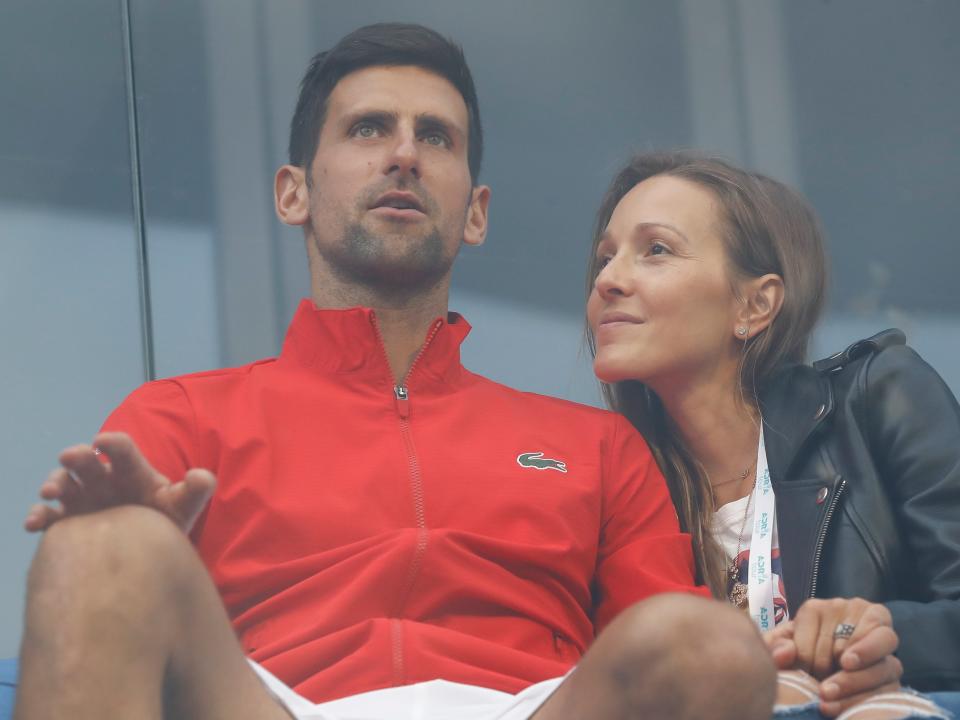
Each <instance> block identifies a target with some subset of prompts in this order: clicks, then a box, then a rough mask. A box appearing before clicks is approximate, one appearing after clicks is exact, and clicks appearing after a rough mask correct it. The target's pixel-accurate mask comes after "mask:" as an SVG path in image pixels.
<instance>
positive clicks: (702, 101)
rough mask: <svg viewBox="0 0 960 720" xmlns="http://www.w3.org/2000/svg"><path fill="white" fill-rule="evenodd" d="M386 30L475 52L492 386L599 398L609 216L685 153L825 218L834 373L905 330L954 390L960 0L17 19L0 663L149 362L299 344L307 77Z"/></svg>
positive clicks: (1, 264)
mask: <svg viewBox="0 0 960 720" xmlns="http://www.w3.org/2000/svg"><path fill="white" fill-rule="evenodd" d="M127 10H128V11H129V26H128V24H127V22H126V19H127V16H126V14H125V13H126V11H127ZM382 20H405V21H415V22H423V23H426V24H428V25H431V26H433V27H436V28H437V29H439V30H441V31H443V32H446V33H449V34H451V35H453V36H454V37H456V38H457V39H458V40H459V41H460V42H462V44H463V45H464V48H465V50H466V52H467V56H468V58H469V59H470V61H471V65H472V67H473V70H474V73H475V76H476V80H477V85H478V89H479V93H480V97H481V102H482V108H483V113H484V120H485V129H486V132H487V147H488V153H487V156H486V159H485V169H484V178H483V179H484V181H485V182H487V183H488V184H490V185H491V186H492V187H493V201H492V207H491V212H492V225H491V233H490V237H489V239H488V241H487V243H486V244H485V246H483V247H482V248H479V249H470V250H469V251H464V253H463V255H462V256H461V260H460V261H459V264H458V268H457V271H456V277H455V288H454V297H453V306H454V307H455V308H456V309H459V310H461V311H462V312H464V313H465V314H466V315H467V317H468V318H469V319H470V320H471V322H472V323H473V325H474V326H475V330H474V333H473V335H472V336H471V338H470V340H469V341H468V344H467V346H466V348H465V352H464V355H465V360H466V362H467V364H468V365H469V366H470V367H471V368H472V369H474V370H477V371H481V372H484V373H487V374H489V375H491V376H493V377H495V378H497V379H500V380H503V381H506V382H508V383H511V384H514V385H517V386H520V387H524V388H527V389H532V390H537V391H541V392H546V393H551V394H557V395H563V396H566V397H571V398H574V399H579V400H582V401H586V402H596V401H597V392H596V386H595V384H594V383H593V380H592V378H591V376H590V373H589V363H588V361H587V360H586V358H584V357H583V356H582V354H581V352H580V347H579V339H580V324H581V321H580V316H581V304H582V292H583V267H584V263H585V257H586V254H587V243H588V235H589V229H590V225H591V221H592V214H593V212H594V209H595V206H596V204H597V202H598V200H599V197H600V195H601V194H602V192H603V189H604V186H605V183H606V182H607V180H608V179H609V177H610V176H611V174H612V173H613V171H614V170H615V169H616V167H617V165H618V164H619V163H620V162H621V161H622V160H623V158H624V157H625V155H626V154H627V153H628V152H629V151H631V150H635V149H646V148H654V147H661V146H676V145H683V146H698V147H703V148H706V149H709V150H712V151H716V152H720V153H723V154H726V155H728V156H730V157H732V158H733V159H734V160H737V161H740V162H742V163H745V164H748V165H751V166H753V167H757V168H759V169H762V170H765V171H767V172H770V173H772V174H774V175H776V176H778V177H781V178H783V179H785V180H788V181H790V182H792V183H794V184H796V185H798V186H799V187H800V188H801V189H802V190H803V191H804V192H805V193H806V194H807V195H808V196H809V197H810V198H811V199H812V200H813V202H814V204H815V205H816V206H817V207H818V208H819V210H820V211H821V213H822V215H823V220H824V225H825V228H826V230H827V233H828V236H829V241H830V252H831V255H832V257H833V260H834V275H833V282H832V291H831V298H830V306H829V307H830V310H829V314H828V317H827V318H826V320H825V322H824V323H823V325H822V328H821V330H820V332H819V334H818V337H817V342H816V345H817V347H816V351H817V352H818V353H822V354H826V353H828V352H830V351H832V350H834V349H838V348H839V347H841V346H843V345H845V344H846V343H848V342H849V341H851V340H853V339H855V338H857V337H861V336H863V335H864V334H868V333H872V332H875V331H876V330H879V329H881V328H883V327H887V326H889V325H891V324H897V325H900V326H901V327H905V329H907V331H908V335H909V336H910V338H911V342H912V343H913V344H914V345H915V346H916V347H917V348H918V349H919V350H920V351H921V352H922V353H923V354H924V355H925V356H926V357H927V358H928V359H929V360H930V361H931V362H932V364H933V365H934V366H935V367H936V368H937V369H938V370H940V372H941V373H942V374H943V375H944V376H945V377H946V378H947V380H948V382H949V383H950V384H951V386H952V387H953V389H954V391H955V392H956V391H958V390H960V366H958V363H957V362H956V360H955V358H956V357H957V356H958V354H960V289H958V288H957V285H956V282H955V279H954V278H955V275H956V270H957V268H958V266H960V249H958V247H960V246H958V243H957V242H956V240H955V237H956V228H957V227H960V203H958V197H957V195H958V192H957V188H958V187H960V162H958V160H960V158H958V148H960V143H958V128H960V80H958V74H957V72H956V68H958V67H960V45H958V44H957V43H956V42H954V40H953V39H954V38H955V36H956V33H957V31H958V30H960V4H958V3H956V2H955V1H954V0H923V1H922V2H919V1H918V2H904V1H903V0H845V1H844V2H830V3H827V2H810V3H788V2H782V0H710V1H709V2H708V1H698V0H643V1H642V2H637V1H636V0H629V1H628V0H623V1H620V2H617V1H614V0H608V1H606V2H602V3H585V2H578V1H576V0H528V1H525V2H519V3H518V2H515V1H512V2H507V0H486V2H484V3H466V2H448V1H446V0H420V1H413V0H403V1H398V0H393V1H392V2H388V1H386V0H383V1H379V2H373V1H367V2H352V3H346V2H344V3H333V2H320V1H319V0H315V1H313V2H307V1H306V0H269V2H268V0H204V1H203V2H197V1H196V0H164V1H163V2H160V1H159V0H110V1H109V2H108V1H106V0H85V2H84V3H82V4H81V3H75V2H69V1H68V0H30V1H28V0H6V1H5V2H4V3H3V5H2V8H0V299H2V300H3V304H2V308H0V337H2V338H3V344H2V345H0V401H2V407H3V413H2V415H0V449H2V451H3V454H4V456H5V457H6V459H7V462H6V463H5V464H4V470H3V478H2V484H0V513H2V515H0V546H2V548H3V553H4V555H3V561H4V562H3V567H4V568H5V570H6V572H5V574H4V578H5V580H4V583H3V584H2V585H0V656H5V655H12V654H14V653H15V652H16V643H17V638H18V636H19V628H20V622H19V616H20V613H21V608H22V601H21V597H22V591H23V578H24V574H25V571H26V567H27V564H28V561H29V556H30V554H31V552H32V548H33V546H34V539H33V538H31V537H29V536H27V535H25V534H24V533H23V532H22V531H21V530H20V529H19V526H20V522H21V520H22V517H23V514H24V511H25V509H26V507H27V506H28V505H29V503H30V502H31V501H32V497H33V496H34V494H35V490H36V487H37V486H38V485H39V483H40V482H41V481H42V479H43V478H44V477H45V475H46V473H47V472H48V471H49V469H50V468H51V467H52V466H53V465H54V463H55V461H56V452H57V451H58V450H59V449H60V448H61V447H63V446H65V445H67V444H69V443H72V442H76V441H83V440H87V439H89V437H90V436H91V435H92V434H93V432H95V430H96V428H97V426H98V425H99V423H100V421H101V420H102V419H103V417H104V416H105V415H106V413H107V412H108V411H109V409H110V408H111V407H112V406H114V405H115V404H116V403H117V402H119V400H120V399H121V398H122V397H123V395H124V394H125V393H126V392H128V391H129V390H131V389H132V388H133V387H135V386H136V385H137V384H138V383H140V382H141V381H143V380H144V379H146V377H147V376H148V374H149V373H150V368H151V367H152V368H153V372H154V374H156V375H161V376H162V375H170V374H174V373H180V372H187V371H191V370H199V369H203V368H209V367H213V366H217V365H222V364H235V363H241V362H245V361H248V360H251V359H253V358H256V357H261V356H265V355H271V354H273V353H275V352H276V350H277V348H278V346H279V343H280V340H281V338H282V335H283V331H284V329H285V325H286V322H287V320H288V318H289V316H290V314H291V313H292V309H293V307H294V305H295V303H296V301H297V299H298V298H299V297H301V296H302V295H304V294H306V292H307V274H306V268H305V262H304V258H303V248H302V241H301V239H300V237H299V235H298V233H297V232H295V231H292V230H290V229H289V228H286V227H283V226H281V225H280V224H279V223H277V222H276V221H275V220H274V218H273V212H272V201H271V198H270V187H271V177H272V172H273V170H274V168H275V167H276V166H277V165H278V164H280V163H282V162H283V159H284V152H283V149H284V146H285V142H286V125H287V122H288V120H289V115H290V112H291V111H292V107H293V103H294V98H295V92H296V85H297V82H298V81H299V77H300V74H301V73H302V70H303V68H304V67H305V65H306V62H307V60H308V59H309V57H310V56H311V55H312V54H313V53H314V52H316V51H317V50H318V49H322V48H324V47H327V46H329V45H330V44H332V43H333V42H334V41H335V40H336V39H337V38H338V37H339V36H341V35H342V34H343V33H345V32H347V31H349V30H350V29H353V28H354V27H356V26H358V25H360V24H364V23H367V22H374V21H382ZM141 241H142V242H141ZM145 268H148V270H149V272H148V273H144V272H142V271H143V270H144V269H145ZM146 280H148V281H149V283H147V282H145V281H146Z"/></svg>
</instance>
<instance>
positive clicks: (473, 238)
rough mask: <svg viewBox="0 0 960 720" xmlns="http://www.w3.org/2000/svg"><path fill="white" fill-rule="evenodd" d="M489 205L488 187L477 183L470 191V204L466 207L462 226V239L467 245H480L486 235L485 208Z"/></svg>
mask: <svg viewBox="0 0 960 720" xmlns="http://www.w3.org/2000/svg"><path fill="white" fill-rule="evenodd" d="M489 206H490V188H489V187H487V186H486V185H477V186H476V187H475V188H473V189H472V190H471V191H470V206H469V207H468V208H467V223H466V225H465V226H464V228H463V241H464V242H465V243H466V244H467V245H482V244H483V241H484V239H485V238H486V237H487V208H488V207H489Z"/></svg>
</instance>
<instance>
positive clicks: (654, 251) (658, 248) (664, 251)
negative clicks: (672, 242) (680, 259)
mask: <svg viewBox="0 0 960 720" xmlns="http://www.w3.org/2000/svg"><path fill="white" fill-rule="evenodd" d="M650 254H651V255H669V254H670V248H668V247H667V246H666V245H664V244H663V243H659V242H654V243H651V245H650Z"/></svg>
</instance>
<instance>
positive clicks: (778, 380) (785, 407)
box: [760, 365, 834, 481]
mask: <svg viewBox="0 0 960 720" xmlns="http://www.w3.org/2000/svg"><path fill="white" fill-rule="evenodd" d="M833 408H834V400H833V388H832V386H831V384H830V382H829V381H828V379H827V378H825V377H824V376H823V375H821V374H820V373H818V372H817V371H816V370H814V369H813V368H812V367H810V366H809V365H791V366H788V367H786V368H784V369H782V370H780V371H779V372H777V373H776V375H774V377H773V378H771V379H770V381H769V382H768V383H767V384H766V386H765V387H764V390H763V392H762V393H761V394H760V411H761V414H762V416H763V439H764V444H765V445H766V450H767V461H768V462H769V464H770V472H771V475H772V477H773V480H774V481H777V480H781V479H782V478H784V477H786V476H787V474H788V473H789V471H790V466H791V464H792V463H793V461H794V459H795V458H796V457H797V454H798V453H799V452H800V450H801V448H802V447H803V445H804V443H806V441H807V439H808V438H809V437H810V436H811V435H813V434H814V433H815V432H816V431H817V429H818V428H819V427H820V426H821V425H822V424H823V423H824V421H826V419H827V418H829V417H830V415H831V414H832V413H833Z"/></svg>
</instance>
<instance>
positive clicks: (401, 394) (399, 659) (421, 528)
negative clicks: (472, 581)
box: [370, 315, 443, 685]
mask: <svg viewBox="0 0 960 720" xmlns="http://www.w3.org/2000/svg"><path fill="white" fill-rule="evenodd" d="M370 320H371V322H372V324H373V328H374V330H375V331H376V333H377V339H378V340H379V341H380V349H381V350H382V351H383V357H384V360H385V361H386V362H387V367H389V366H390V362H389V358H387V350H386V346H385V345H384V342H383V336H382V335H381V334H380V326H379V325H378V324H377V318H376V316H375V315H371V316H370ZM442 326H443V321H442V320H437V321H436V322H435V323H434V324H433V326H432V327H431V328H430V332H429V333H428V334H427V339H426V341H425V342H424V343H423V345H422V346H421V347H420V352H418V353H417V356H416V357H415V358H414V359H413V363H412V364H411V365H410V369H409V370H407V374H406V377H405V378H404V379H402V380H400V381H399V382H398V383H397V384H396V385H394V387H393V400H394V407H395V409H396V412H397V418H398V419H399V420H400V435H401V436H402V437H403V444H404V446H405V448H406V451H407V465H408V467H409V469H410V485H411V491H412V493H413V511H414V517H415V519H416V523H417V545H416V548H415V549H414V553H413V560H412V561H411V562H410V570H409V572H408V573H407V579H406V582H405V583H404V586H403V589H402V591H401V592H400V596H399V601H398V603H397V609H396V612H395V613H394V615H395V617H394V618H393V620H392V621H391V628H390V643H391V651H392V660H393V672H394V679H395V681H396V684H397V685H403V684H406V682H407V678H406V667H405V663H404V656H403V624H402V622H401V619H400V615H401V613H402V612H403V608H404V606H405V605H406V603H407V597H408V596H409V595H410V591H411V590H412V589H413V583H414V582H415V581H416V579H417V576H418V575H419V574H420V566H421V565H422V563H423V557H424V555H425V554H426V552H427V538H428V537H429V534H428V532H427V518H426V507H425V503H424V498H423V481H422V478H421V476H420V462H419V461H418V459H417V450H416V447H415V446H414V444H413V435H412V433H411V432H410V390H409V388H408V387H407V385H406V383H405V380H406V379H407V378H409V377H410V376H411V374H412V373H413V370H414V368H416V366H417V363H418V362H420V358H421V357H423V354H424V353H425V352H426V350H427V348H428V347H429V346H430V343H431V342H432V341H433V338H434V337H435V336H436V334H437V332H439V330H440V328H441V327H442Z"/></svg>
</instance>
